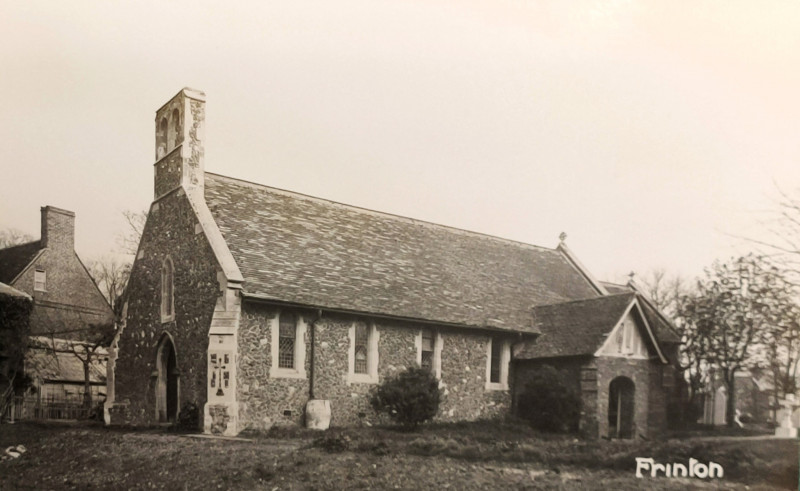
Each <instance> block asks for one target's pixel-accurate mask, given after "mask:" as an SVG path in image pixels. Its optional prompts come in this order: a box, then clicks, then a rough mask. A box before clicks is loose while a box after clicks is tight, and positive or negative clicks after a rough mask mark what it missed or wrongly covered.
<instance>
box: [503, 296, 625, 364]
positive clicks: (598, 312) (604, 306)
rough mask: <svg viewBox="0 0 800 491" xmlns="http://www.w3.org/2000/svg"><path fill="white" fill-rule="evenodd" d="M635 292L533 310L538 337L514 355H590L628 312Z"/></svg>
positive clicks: (543, 356) (528, 357) (522, 356)
mask: <svg viewBox="0 0 800 491" xmlns="http://www.w3.org/2000/svg"><path fill="white" fill-rule="evenodd" d="M635 298H636V293H634V292H626V293H617V294H612V295H608V296H604V297H597V298H591V299H587V300H576V301H572V302H563V303H558V304H554V305H543V306H539V307H536V308H534V309H533V314H534V317H535V318H536V322H535V326H536V327H537V328H538V329H539V330H540V331H541V333H542V334H541V335H540V336H539V337H538V338H536V342H534V343H525V344H523V345H522V347H521V348H520V349H519V350H518V351H517V352H516V353H515V354H514V358H517V359H530V358H551V357H560V356H579V355H592V354H594V353H595V352H596V351H597V350H598V349H600V347H601V346H602V344H603V342H605V340H606V338H607V336H608V334H609V333H610V332H611V331H612V330H613V329H614V327H615V326H616V325H617V323H618V322H619V321H620V319H622V316H623V315H624V314H625V312H626V311H627V310H628V307H629V306H630V305H631V302H633V301H634V299H635Z"/></svg>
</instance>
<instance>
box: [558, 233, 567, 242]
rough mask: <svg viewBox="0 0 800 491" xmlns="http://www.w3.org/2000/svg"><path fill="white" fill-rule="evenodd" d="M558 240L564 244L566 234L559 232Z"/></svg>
mask: <svg viewBox="0 0 800 491" xmlns="http://www.w3.org/2000/svg"><path fill="white" fill-rule="evenodd" d="M558 240H560V241H561V242H564V241H565V240H567V233H566V232H561V233H560V234H558Z"/></svg>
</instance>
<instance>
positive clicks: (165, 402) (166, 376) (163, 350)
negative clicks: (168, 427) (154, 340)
mask: <svg viewBox="0 0 800 491" xmlns="http://www.w3.org/2000/svg"><path fill="white" fill-rule="evenodd" d="M156 372H157V378H156V417H157V418H158V421H159V422H160V423H167V422H175V421H176V420H177V417H178V390H179V378H178V363H177V360H176V356H175V345H174V344H173V342H172V337H171V336H170V335H169V334H167V333H164V335H163V336H161V341H159V343H158V350H157V351H156Z"/></svg>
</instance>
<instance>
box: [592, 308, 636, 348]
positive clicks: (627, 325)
mask: <svg viewBox="0 0 800 491" xmlns="http://www.w3.org/2000/svg"><path fill="white" fill-rule="evenodd" d="M631 306H632V307H633V308H631V309H630V310H629V311H628V313H627V314H625V315H624V316H623V317H622V319H620V321H619V323H618V324H617V325H616V326H615V327H614V329H613V330H612V331H611V333H610V334H609V335H608V338H607V339H606V342H605V343H603V346H602V347H601V348H600V349H599V350H597V353H596V356H617V357H625V358H640V359H643V358H647V356H648V353H647V352H648V349H647V345H648V344H649V343H648V342H647V341H646V340H645V339H644V337H643V336H647V327H646V326H645V325H644V322H643V320H642V317H641V316H640V315H639V314H638V309H637V308H636V304H632V305H631Z"/></svg>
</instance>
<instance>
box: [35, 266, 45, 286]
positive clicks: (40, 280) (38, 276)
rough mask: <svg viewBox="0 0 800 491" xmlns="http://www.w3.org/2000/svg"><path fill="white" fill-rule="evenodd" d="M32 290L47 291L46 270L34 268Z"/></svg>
mask: <svg viewBox="0 0 800 491" xmlns="http://www.w3.org/2000/svg"><path fill="white" fill-rule="evenodd" d="M33 291H36V292H46V291H47V272H46V271H45V270H44V269H42V268H36V270H35V271H34V272H33Z"/></svg>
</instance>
